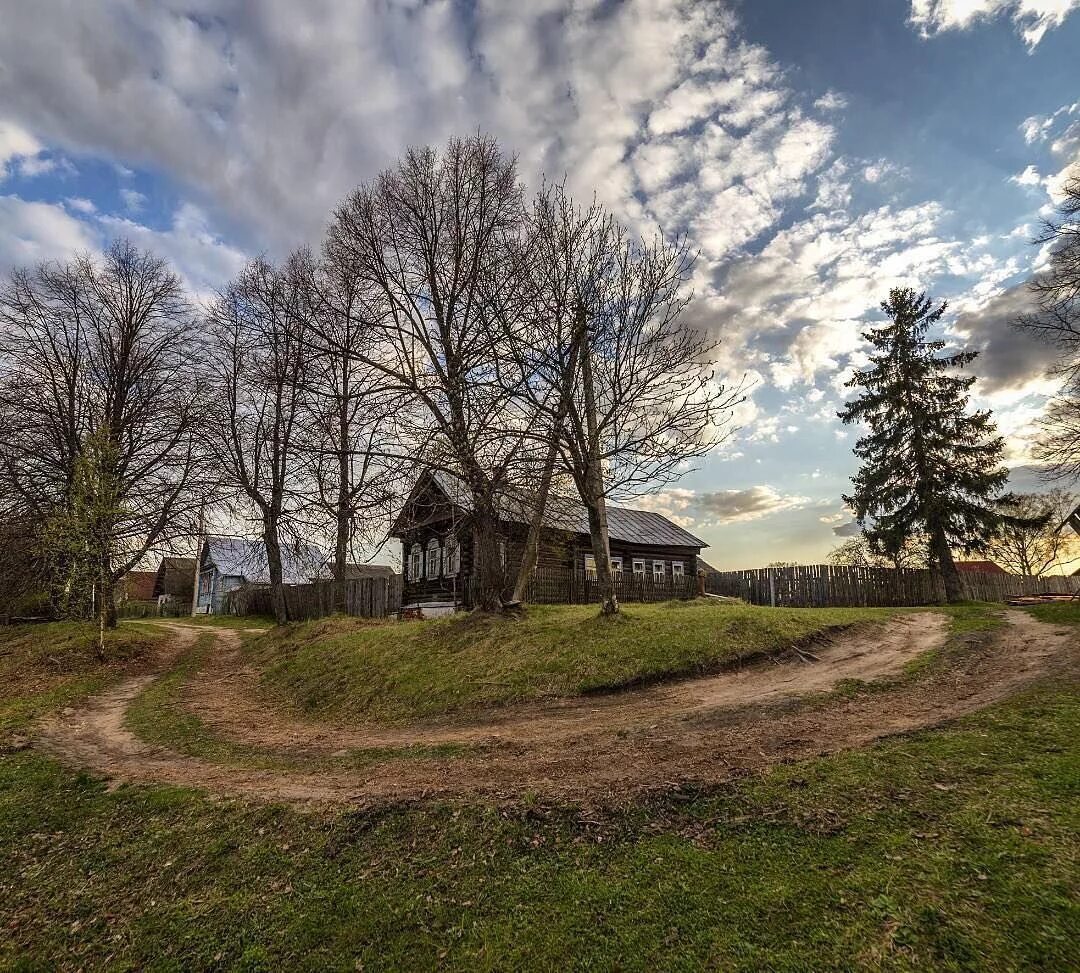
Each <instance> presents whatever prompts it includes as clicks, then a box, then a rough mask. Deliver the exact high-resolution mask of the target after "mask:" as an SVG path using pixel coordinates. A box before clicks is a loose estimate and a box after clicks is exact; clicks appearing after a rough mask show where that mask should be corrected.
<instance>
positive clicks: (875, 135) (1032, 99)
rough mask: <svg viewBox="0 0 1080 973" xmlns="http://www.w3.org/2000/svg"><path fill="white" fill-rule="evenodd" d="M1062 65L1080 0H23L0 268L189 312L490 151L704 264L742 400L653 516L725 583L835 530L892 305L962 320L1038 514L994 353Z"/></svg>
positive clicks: (1064, 93)
mask: <svg viewBox="0 0 1080 973" xmlns="http://www.w3.org/2000/svg"><path fill="white" fill-rule="evenodd" d="M301 8H303V9H301ZM1078 51H1080V0H875V2H873V3H867V2H865V0H819V2H813V3H811V2H807V3H792V2H790V0H753V2H744V3H729V4H725V3H722V2H717V3H696V4H695V3H687V2H681V0H640V2H629V0H628V2H614V0H597V2H594V3H573V4H571V3H567V2H565V0H537V2H533V3H530V4H527V5H526V4H510V3H507V2H480V3H475V4H466V3H442V2H432V3H422V2H401V3H392V2H387V3H370V4H366V3H365V4H361V3H343V2H333V0H323V2H321V3H312V4H305V5H300V4H293V3H288V2H285V0H267V2H264V3H259V4H249V3H244V2H241V0H234V2H230V0H223V2H210V0H189V2H186V3H177V2H166V3H160V4H153V5H149V4H143V3H139V2H136V0H128V2H120V0H106V2H101V3H96V4H82V3H77V2H73V0H71V2H61V0H38V2H36V3H34V4H21V5H15V6H14V8H13V9H10V10H8V11H6V12H5V30H4V31H3V33H2V35H0V267H2V268H5V269H6V268H8V267H10V266H12V265H15V264H26V263H31V262H34V261H36V260H39V259H45V258H50V257H56V256H63V255H65V254H67V253H70V252H71V251H72V250H74V249H79V248H94V247H97V246H100V245H101V244H102V243H103V242H105V241H107V240H109V239H111V238H113V237H115V236H121V235H123V236H128V237H130V238H132V239H133V240H135V241H136V242H138V243H139V244H141V245H144V246H147V247H151V248H153V249H156V250H158V251H159V252H161V253H162V254H164V255H165V256H167V257H169V258H170V259H172V260H173V261H174V262H175V264H176V266H177V267H178V269H179V270H180V271H181V273H182V274H183V275H184V276H185V278H186V279H187V281H188V282H189V285H190V286H191V288H192V289H193V291H195V292H196V293H197V294H199V295H208V294H210V293H211V292H212V290H213V289H214V288H215V287H217V286H219V285H220V284H221V283H222V282H223V281H224V280H226V279H227V278H228V277H229V276H230V275H231V274H233V273H235V271H236V270H237V269H238V268H239V266H240V265H241V264H242V263H243V261H244V259H245V258H246V257H248V256H251V255H254V254H256V253H259V252H267V253H270V254H271V255H279V254H281V253H283V252H285V251H286V250H287V249H289V248H290V247H292V246H295V245H297V244H299V243H305V242H317V240H318V238H319V236H320V233H321V231H322V228H323V225H324V223H325V221H326V218H327V215H328V213H329V212H330V209H331V208H332V206H333V205H334V204H335V202H336V201H337V200H338V199H340V198H341V197H342V196H343V195H344V194H345V193H346V192H347V191H348V190H349V189H350V188H351V187H353V186H354V185H355V184H356V183H358V182H359V181H361V180H364V179H367V178H370V177H371V176H372V175H374V174H375V173H376V172H377V171H378V170H379V169H380V168H381V167H382V166H384V165H386V164H387V163H388V162H390V161H391V160H392V159H393V158H394V157H396V156H397V155H398V154H399V153H400V151H401V150H402V149H403V148H404V147H405V146H406V145H408V144H415V143H424V142H433V143H439V142H441V141H442V140H444V139H445V138H446V137H447V136H448V135H451V134H456V133H464V132H470V131H475V130H477V129H478V128H479V129H483V130H486V131H490V132H493V133H495V134H496V135H498V136H499V137H500V138H501V139H502V140H503V142H504V144H505V145H506V146H507V147H508V148H511V149H513V150H515V151H517V152H518V154H519V157H520V164H521V173H522V177H523V178H524V179H525V181H526V182H529V183H532V182H535V180H536V179H537V178H538V177H539V174H540V173H546V174H547V175H549V176H553V177H556V178H558V177H562V176H563V175H565V176H566V178H567V180H568V182H569V183H570V185H571V187H572V188H574V189H575V190H576V191H578V192H580V193H583V194H591V193H592V192H593V191H595V192H596V193H597V194H598V195H599V196H600V198H601V199H602V200H603V201H604V202H605V203H606V204H608V205H609V206H610V207H611V208H612V209H613V211H615V212H616V213H617V214H618V215H619V216H620V217H621V218H623V219H624V220H626V221H627V222H629V223H630V224H632V225H634V226H639V227H643V228H644V227H648V226H650V225H653V224H656V223H660V224H661V225H663V226H664V227H665V228H666V229H669V230H684V231H686V232H687V233H688V234H689V235H690V237H691V239H692V240H693V241H694V243H695V244H696V245H697V246H698V247H699V248H700V251H701V257H700V259H699V262H698V265H697V273H696V279H695V293H696V298H695V301H694V304H693V305H692V309H691V312H690V313H691V314H692V315H693V317H694V320H695V321H696V322H698V323H700V324H702V325H703V326H704V327H707V328H709V329H710V331H711V332H712V333H713V334H714V335H715V336H716V337H718V338H719V339H720V340H721V342H722V345H721V352H720V358H719V361H718V363H717V365H718V373H719V374H720V375H722V376H723V377H725V378H726V379H727V380H728V381H731V382H737V381H739V380H740V379H741V378H742V377H743V376H746V380H747V381H748V383H750V385H751V388H750V392H749V396H748V400H747V402H746V403H745V404H744V405H743V406H741V407H740V408H739V409H738V411H737V414H736V416H735V418H734V425H735V426H737V429H735V430H734V431H733V432H732V434H731V436H730V437H729V439H728V441H727V443H726V444H725V445H724V446H723V447H722V448H721V449H720V450H718V451H717V452H716V453H715V454H714V455H712V456H710V457H709V458H708V459H707V460H705V461H704V462H703V463H701V464H700V465H699V467H698V468H697V469H696V470H693V471H690V472H688V473H687V474H686V475H685V476H684V477H683V478H682V479H681V480H680V481H679V482H678V483H677V484H673V485H671V486H669V487H668V488H666V489H665V490H663V491H662V492H660V493H658V494H656V495H654V496H651V497H649V498H646V499H645V500H644V501H642V502H643V503H645V504H648V505H650V506H652V507H653V508H654V509H658V510H661V511H664V512H666V513H668V514H669V515H671V516H673V517H676V518H678V519H679V520H680V522H682V523H685V524H686V525H688V526H690V527H691V528H692V529H694V530H695V531H696V532H697V533H699V534H700V535H701V536H702V537H703V538H704V539H706V540H707V541H708V542H709V543H710V544H711V545H712V546H711V549H710V551H709V552H708V556H709V558H710V560H711V561H713V563H715V564H717V565H718V566H723V567H740V566H755V565H758V564H761V563H764V562H766V561H768V560H772V559H792V560H799V561H802V562H804V563H805V562H811V561H817V560H821V559H822V558H823V557H824V556H825V555H826V553H827V552H828V550H829V549H830V548H831V547H832V546H834V545H835V544H836V543H837V535H836V533H835V531H836V529H837V528H840V529H841V530H842V529H843V527H844V525H845V524H847V523H849V522H850V515H849V513H848V512H846V511H845V510H844V508H843V504H842V501H841V499H840V497H841V494H842V492H843V491H844V490H845V489H846V486H847V481H848V477H850V475H851V473H852V471H853V466H854V463H853V458H852V455H851V446H852V443H853V441H854V438H855V432H854V431H853V430H849V429H844V428H843V427H841V425H840V423H839V421H838V420H837V419H836V418H835V412H836V409H837V408H838V407H839V405H840V403H841V402H842V400H843V394H844V393H843V388H842V385H843V381H844V380H845V378H846V377H847V375H849V374H850V371H851V369H852V368H853V367H858V366H859V365H860V364H861V363H862V362H863V361H864V358H863V354H864V349H863V345H862V342H861V339H860V337H859V332H860V330H861V329H862V328H863V327H865V325H866V323H867V322H869V321H872V320H874V319H875V317H876V314H877V312H876V310H875V309H876V307H877V304H878V302H880V300H881V299H882V298H883V297H884V296H885V295H886V293H887V291H888V289H889V287H891V286H897V285H912V286H918V287H921V288H924V289H928V290H930V291H931V292H932V293H933V294H934V295H935V296H939V297H942V298H947V299H948V300H949V302H950V305H951V311H950V314H949V315H948V317H947V319H946V321H947V324H946V331H945V333H946V335H947V336H948V337H950V338H951V339H953V340H955V341H957V342H963V343H966V344H970V345H972V346H974V347H977V348H980V349H982V351H983V355H982V357H981V358H980V359H979V360H978V361H977V363H976V365H975V371H976V372H977V373H978V374H979V375H980V381H979V383H978V385H977V386H976V388H977V392H978V395H977V402H978V404H979V405H982V406H986V407H990V408H992V409H993V410H994V412H995V414H996V415H997V417H998V420H999V423H1000V426H1001V429H1002V431H1003V432H1004V433H1005V434H1006V435H1007V437H1008V441H1009V463H1010V465H1011V466H1012V467H1013V469H1014V471H1015V472H1014V483H1015V485H1016V486H1018V487H1019V488H1021V489H1030V488H1032V487H1034V486H1036V485H1037V482H1038V481H1037V478H1036V476H1035V471H1034V470H1033V468H1032V465H1031V458H1030V455H1029V448H1030V435H1031V431H1032V423H1033V422H1035V421H1036V420H1037V418H1038V416H1039V414H1040V412H1041V410H1042V409H1043V407H1044V405H1045V402H1046V397H1047V395H1048V394H1050V393H1051V392H1052V391H1053V386H1052V384H1051V383H1050V382H1048V381H1047V380H1046V379H1045V377H1044V370H1045V366H1046V362H1047V357H1046V352H1045V349H1042V348H1040V347H1038V346H1034V345H1032V344H1031V342H1030V341H1028V340H1027V339H1025V338H1023V337H1021V336H1018V335H1017V334H1016V333H1015V332H1014V331H1013V330H1012V329H1011V328H1010V327H1009V321H1010V319H1011V318H1012V317H1013V316H1014V315H1015V314H1016V313H1017V312H1018V311H1020V310H1022V309H1023V308H1024V306H1025V304H1026V302H1027V301H1028V296H1027V293H1026V291H1025V289H1024V286H1023V284H1024V281H1025V280H1026V279H1027V278H1028V277H1029V276H1030V275H1031V273H1032V272H1033V270H1034V269H1035V268H1037V266H1038V265H1039V261H1040V260H1041V259H1043V258H1044V255H1043V254H1042V253H1041V251H1040V249H1039V248H1038V247H1033V246H1032V245H1031V244H1030V239H1031V237H1032V236H1033V234H1034V232H1035V231H1036V228H1037V225H1038V220H1039V219H1040V217H1041V216H1044V215H1046V213H1047V212H1048V208H1047V207H1048V206H1050V205H1052V203H1053V200H1054V198H1055V193H1056V191H1057V189H1058V187H1059V186H1060V180H1061V177H1062V174H1063V173H1064V172H1065V171H1066V169H1067V167H1068V166H1069V165H1070V164H1072V163H1074V162H1075V161H1076V160H1077V159H1080V58H1078V57H1077V52H1078Z"/></svg>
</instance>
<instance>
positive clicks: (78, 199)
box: [64, 196, 97, 214]
mask: <svg viewBox="0 0 1080 973" xmlns="http://www.w3.org/2000/svg"><path fill="white" fill-rule="evenodd" d="M64 202H65V203H67V206H68V209H73V210H75V211H76V212H79V213H87V214H90V213H96V212H97V207H96V206H95V205H94V203H93V200H89V199H86V198H85V197H83V196H68V198H67V199H65V200H64Z"/></svg>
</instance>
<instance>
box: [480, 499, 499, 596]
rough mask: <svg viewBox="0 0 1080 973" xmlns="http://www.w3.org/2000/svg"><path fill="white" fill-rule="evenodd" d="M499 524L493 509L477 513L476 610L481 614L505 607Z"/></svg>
mask: <svg viewBox="0 0 1080 973" xmlns="http://www.w3.org/2000/svg"><path fill="white" fill-rule="evenodd" d="M478 506H479V505H478ZM498 524H499V521H498V518H497V517H496V516H495V514H494V513H493V512H492V511H491V510H490V509H488V510H480V509H477V510H475V511H474V514H473V608H475V609H478V610H479V611H486V612H498V611H502V607H503V600H502V589H503V569H502V564H501V563H500V560H499V536H498Z"/></svg>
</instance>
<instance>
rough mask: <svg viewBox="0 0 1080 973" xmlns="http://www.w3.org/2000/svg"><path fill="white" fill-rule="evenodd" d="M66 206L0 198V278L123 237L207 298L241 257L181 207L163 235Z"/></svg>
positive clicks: (202, 217) (73, 202)
mask: <svg viewBox="0 0 1080 973" xmlns="http://www.w3.org/2000/svg"><path fill="white" fill-rule="evenodd" d="M65 202H66V204H67V205H66V206H62V205H59V204H55V203H43V202H33V201H29V200H25V199H22V198H20V197H19V196H14V195H10V196H0V274H5V273H7V271H9V270H10V269H11V268H12V267H24V266H30V265H33V264H36V263H38V262H40V261H42V260H64V259H67V258H69V257H71V255H72V254H74V253H75V252H76V251H91V252H92V251H96V250H100V249H101V248H102V247H103V246H104V245H105V244H107V243H108V242H109V241H111V240H115V239H117V238H120V237H125V238H127V239H129V240H131V241H132V242H133V243H135V244H136V246H139V247H143V248H145V249H148V250H152V251H153V252H154V253H157V254H159V255H161V256H163V257H166V258H167V259H168V260H170V261H171V263H172V265H173V267H174V268H175V269H176V271H177V273H179V274H180V276H181V277H182V278H183V280H184V282H185V284H186V285H187V287H188V288H189V290H190V291H191V293H192V295H193V296H195V297H196V298H200V297H208V296H210V295H211V294H212V292H213V291H214V290H215V289H216V288H218V287H221V286H222V285H223V284H224V283H225V282H226V280H227V279H228V278H229V277H231V276H232V275H234V274H235V273H236V272H237V271H238V270H239V269H240V267H241V266H242V265H243V263H244V261H245V260H246V259H247V255H246V254H245V253H244V252H243V251H242V250H240V249H238V248H236V247H234V246H231V245H230V244H227V243H225V242H224V241H223V240H222V239H221V238H220V237H219V236H218V235H217V234H216V233H214V232H213V231H212V230H211V228H210V226H209V223H208V220H207V217H206V214H205V213H203V212H202V210H200V209H199V208H198V207H197V206H194V205H192V204H190V203H186V204H184V205H182V206H180V207H179V208H178V209H177V210H176V212H175V213H174V214H173V216H172V222H171V225H170V226H169V227H168V228H167V229H164V230H158V229H152V228H150V227H147V226H144V225H143V224H141V223H137V222H135V221H134V220H131V219H125V218H122V217H116V216H106V215H100V214H98V213H97V211H96V210H95V208H94V206H93V205H92V204H91V205H89V206H87V205H84V204H86V203H87V202H88V201H86V200H80V199H78V198H72V199H68V200H66V201H65Z"/></svg>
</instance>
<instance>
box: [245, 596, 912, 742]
mask: <svg viewBox="0 0 1080 973" xmlns="http://www.w3.org/2000/svg"><path fill="white" fill-rule="evenodd" d="M891 614H892V612H891V611H890V610H889V609H861V608H832V609H821V608H815V609H791V608H760V607H754V606H750V605H718V604H716V603H714V602H711V601H704V600H702V601H692V602H666V603H662V604H652V605H633V606H630V607H628V608H625V609H624V610H623V612H622V615H621V616H620V617H618V618H615V619H609V618H603V617H600V616H599V615H598V614H597V611H596V607H595V606H590V605H538V606H531V607H530V608H529V611H528V614H527V615H526V616H525V617H524V618H520V619H514V618H490V617H489V618H484V617H476V616H470V615H464V616H462V615H459V616H455V617H450V618H444V619H437V620H431V621H421V622H405V623H396V624H395V623H373V622H365V621H363V620H358V619H324V620H321V621H317V622H307V623H302V624H299V625H292V626H288V627H286V628H283V629H275V630H273V631H270V632H267V633H265V634H264V635H262V636H259V637H257V638H255V639H253V640H251V641H250V642H249V651H250V652H251V653H252V654H253V657H254V659H255V660H257V661H258V662H259V663H260V664H261V665H263V666H264V667H265V680H264V682H265V684H266V686H267V688H268V689H269V690H271V691H273V692H276V693H277V694H279V695H280V696H282V697H284V698H285V699H287V700H288V701H290V702H292V703H293V704H295V705H297V706H298V707H299V708H300V709H301V710H302V711H303V712H305V713H308V714H314V715H317V716H319V717H321V718H335V719H344V720H358V719H370V720H377V721H382V722H403V721H406V720H410V719H416V718H425V717H435V716H440V715H444V714H453V713H457V712H462V711H475V710H477V709H479V708H483V707H489V706H494V705H501V704H505V703H512V702H520V701H524V700H530V699H538V698H543V697H557V696H571V695H577V694H581V693H587V692H594V691H601V690H610V689H619V688H623V687H627V686H632V685H637V684H643V683H648V682H654V681H658V680H662V679H666V678H669V677H673V676H686V675H694V674H701V673H705V672H710V671H715V670H717V669H719V668H722V667H723V666H725V665H730V664H732V663H734V662H737V661H740V660H745V659H748V658H752V657H755V656H761V655H765V654H770V653H774V652H777V651H779V650H782V649H784V648H786V647H788V646H790V645H792V644H795V643H800V642H805V641H806V640H808V639H811V638H813V637H815V636H819V635H821V634H823V633H825V632H828V631H829V630H831V629H836V628H838V627H844V626H850V625H853V624H857V623H860V622H868V621H883V620H885V619H887V618H889V617H890V615H891Z"/></svg>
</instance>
